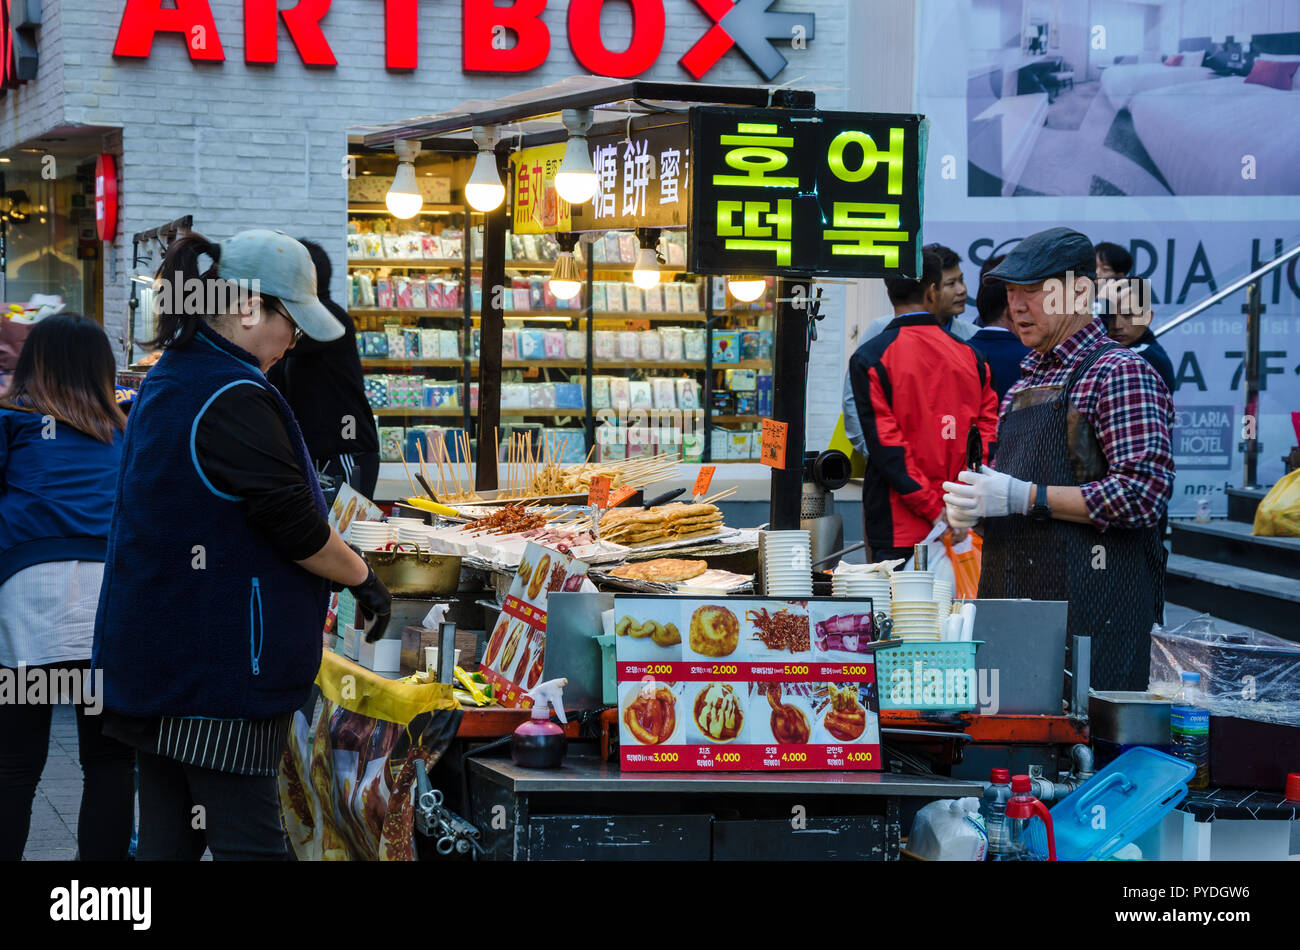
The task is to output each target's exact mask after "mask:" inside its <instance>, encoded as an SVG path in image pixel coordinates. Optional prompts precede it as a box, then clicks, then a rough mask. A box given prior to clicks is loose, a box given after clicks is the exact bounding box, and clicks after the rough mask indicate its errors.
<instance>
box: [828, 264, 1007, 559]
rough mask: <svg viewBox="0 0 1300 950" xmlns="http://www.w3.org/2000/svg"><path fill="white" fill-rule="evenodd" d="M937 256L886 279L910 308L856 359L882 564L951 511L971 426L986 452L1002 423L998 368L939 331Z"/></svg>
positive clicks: (871, 510) (876, 549)
mask: <svg viewBox="0 0 1300 950" xmlns="http://www.w3.org/2000/svg"><path fill="white" fill-rule="evenodd" d="M940 274H941V268H940V262H939V258H938V256H937V255H936V254H934V252H932V251H927V252H925V254H924V256H923V268H922V274H921V278H920V280H907V279H899V280H888V281H886V282H885V283H886V285H887V286H888V290H889V296H890V299H891V300H892V301H893V302H894V303H895V305H898V304H903V303H907V304H910V305H911V310H910V311H909V312H906V313H903V314H901V315H900V316H897V317H895V318H894V320H893V322H891V323H890V324H889V326H888V327H887V328H886V329H885V330H884V332H882V333H881V334H879V335H878V336H876V337H873V338H872V339H871V340H869V341H867V343H865V344H863V345H862V346H861V347H860V348H859V349H858V351H857V352H856V353H854V354H853V358H852V359H851V360H850V361H849V379H850V382H851V385H852V388H853V397H854V402H855V403H856V405H857V411H858V416H859V419H860V420H861V423H862V433H863V436H864V438H865V440H866V443H867V450H868V455H867V474H866V479H865V482H864V485H863V491H862V503H863V509H864V518H865V523H866V538H867V544H868V545H869V546H870V548H871V553H872V557H873V558H874V559H875V560H883V559H886V558H894V557H908V556H910V555H911V553H912V551H911V549H912V545H914V544H916V543H917V542H919V541H922V540H924V539H925V536H926V535H927V534H929V533H930V530H931V529H932V528H933V527H934V524H935V522H936V521H938V520H939V519H940V518H942V517H943V514H944V503H943V494H944V488H943V483H944V482H945V481H951V480H953V479H954V478H956V475H957V473H958V472H960V471H961V470H962V468H963V466H964V465H965V464H966V436H967V433H968V432H969V431H970V427H971V424H972V423H974V424H976V425H977V426H978V427H979V430H980V435H981V436H982V437H983V442H984V453H985V459H987V458H988V450H989V446H990V445H991V444H992V442H993V440H994V438H995V436H996V432H997V421H998V403H997V396H996V394H995V393H994V390H993V374H992V372H991V371H990V369H989V366H988V364H987V362H985V360H984V358H983V357H981V356H980V355H979V354H978V353H976V352H975V350H974V349H972V348H971V347H970V346H969V345H967V344H966V343H963V342H962V341H961V340H959V339H957V338H956V337H955V336H953V335H952V334H951V333H950V332H948V331H947V330H944V329H943V328H942V327H940V325H939V322H938V320H937V319H936V318H935V317H934V315H933V310H934V307H935V305H936V304H937V302H938V293H939V276H940Z"/></svg>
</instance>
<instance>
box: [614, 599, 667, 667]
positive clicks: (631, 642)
mask: <svg viewBox="0 0 1300 950" xmlns="http://www.w3.org/2000/svg"><path fill="white" fill-rule="evenodd" d="M618 604H619V606H618V609H617V610H616V611H615V613H614V633H615V634H617V636H618V637H619V640H618V655H619V657H620V658H621V659H623V660H650V661H654V660H660V661H663V662H668V663H671V662H676V661H679V660H681V658H682V626H683V623H682V605H681V603H679V602H678V601H675V600H673V599H671V598H654V599H650V598H646V599H640V600H626V601H624V600H623V599H621V598H620V599H619V601H618Z"/></svg>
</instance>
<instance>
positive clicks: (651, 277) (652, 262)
mask: <svg viewBox="0 0 1300 950" xmlns="http://www.w3.org/2000/svg"><path fill="white" fill-rule="evenodd" d="M636 236H637V240H638V241H639V242H640V244H641V250H639V251H638V252H637V255H636V264H635V265H634V266H633V268H632V283H634V284H636V286H637V287H639V288H641V289H642V290H653V289H654V288H655V287H657V286H659V252H658V250H656V248H657V247H658V245H659V229H658V228H639V229H638V230H637V232H636Z"/></svg>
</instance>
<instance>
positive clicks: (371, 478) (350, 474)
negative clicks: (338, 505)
mask: <svg viewBox="0 0 1300 950" xmlns="http://www.w3.org/2000/svg"><path fill="white" fill-rule="evenodd" d="M314 462H315V465H316V474H317V476H318V477H320V480H321V491H322V492H324V494H325V502H326V504H330V505H332V504H334V497H335V496H336V495H337V494H338V493H339V489H340V488H342V487H343V483H344V482H347V483H348V484H349V485H351V486H352V487H353V488H354V489H356V490H357V491H359V492H360V493H361V494H363V495H365V496H366V497H367V498H369V499H371V500H374V497H375V485H376V484H378V482H379V453H378V452H355V453H353V454H351V455H336V456H335V457H334V458H330V459H315V460H314Z"/></svg>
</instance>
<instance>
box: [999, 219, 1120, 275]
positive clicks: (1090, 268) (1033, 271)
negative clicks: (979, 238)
mask: <svg viewBox="0 0 1300 950" xmlns="http://www.w3.org/2000/svg"><path fill="white" fill-rule="evenodd" d="M1066 271H1073V272H1074V275H1075V276H1076V277H1096V276H1097V252H1096V251H1095V250H1094V249H1093V246H1092V242H1091V241H1089V240H1088V239H1087V238H1086V237H1085V236H1084V235H1082V234H1080V233H1079V232H1078V231H1075V230H1072V229H1071V228H1048V229H1047V230H1046V231H1039V232H1037V233H1036V234H1031V235H1029V237H1027V238H1024V239H1023V240H1022V241H1021V242H1020V243H1019V244H1017V245H1016V246H1015V247H1014V248H1013V249H1012V250H1011V253H1010V254H1008V255H1007V256H1006V260H1004V261H1003V262H1002V263H1001V264H999V265H998V266H997V267H995V268H993V270H991V271H989V272H988V273H987V274H985V275H984V283H989V282H990V281H995V280H1000V281H1002V282H1003V283H1006V284H1036V283H1038V282H1039V281H1043V280H1046V279H1047V278H1049V277H1056V276H1058V275H1060V274H1064V273H1065V272H1066Z"/></svg>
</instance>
